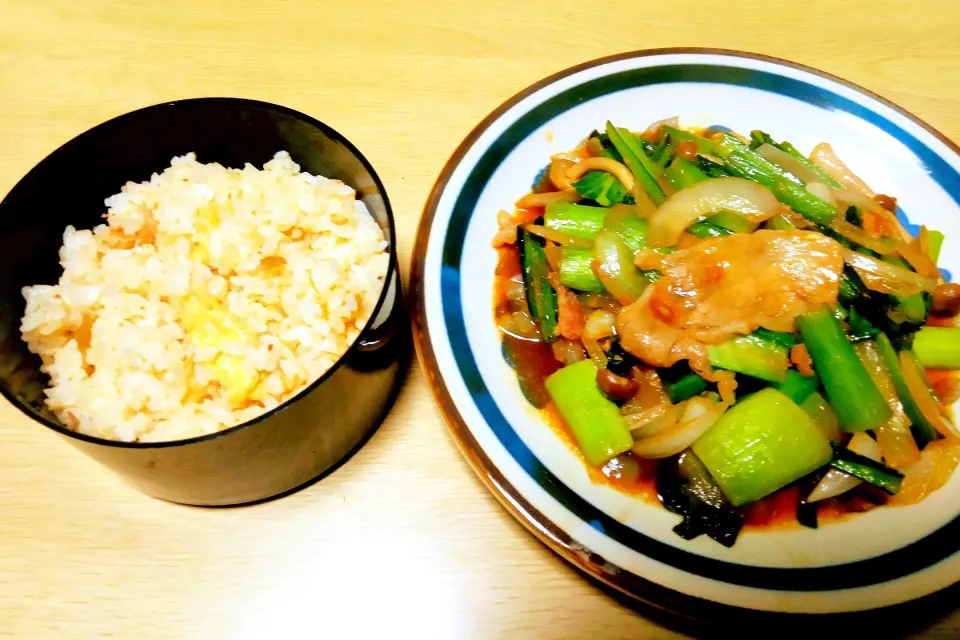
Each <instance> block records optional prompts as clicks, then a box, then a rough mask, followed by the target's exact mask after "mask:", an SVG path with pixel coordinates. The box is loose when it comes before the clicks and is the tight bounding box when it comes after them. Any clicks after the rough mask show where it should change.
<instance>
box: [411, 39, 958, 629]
mask: <svg viewBox="0 0 960 640" xmlns="http://www.w3.org/2000/svg"><path fill="white" fill-rule="evenodd" d="M676 54H681V55H683V54H686V55H713V56H725V57H730V58H739V59H748V60H757V61H761V62H766V63H772V64H775V65H779V66H782V67H787V68H790V69H796V70H799V71H803V72H806V73H809V74H813V75H816V76H819V77H822V78H825V79H827V80H830V81H832V82H835V83H837V84H839V85H841V86H843V87H846V88H849V89H852V90H854V91H856V92H859V93H861V94H862V95H865V96H867V97H869V98H871V99H873V100H875V101H877V102H879V103H880V104H882V105H884V106H886V107H888V108H890V109H891V110H893V111H895V112H896V113H898V114H899V115H901V116H903V117H905V118H906V119H908V120H909V121H911V122H912V123H914V124H916V125H917V126H919V127H920V128H922V129H923V130H925V131H926V132H928V133H929V134H931V135H932V136H934V137H935V138H936V139H938V140H939V141H940V142H942V143H943V144H944V145H945V146H947V147H948V148H949V149H950V150H951V151H953V152H955V153H957V154H960V146H958V145H957V144H956V143H954V142H953V141H952V140H950V139H949V138H948V137H947V136H945V135H944V134H943V133H941V132H940V131H938V130H937V129H936V128H934V127H932V126H931V125H929V124H928V123H926V122H924V121H923V120H921V119H920V118H918V117H917V116H915V115H913V114H912V113H910V112H909V111H907V110H906V109H904V108H902V107H900V106H899V105H897V104H895V103H893V102H892V101H890V100H888V99H887V98H884V97H883V96H880V95H878V94H876V93H874V92H873V91H870V90H869V89H866V88H864V87H862V86H860V85H858V84H856V83H854V82H851V81H849V80H845V79H843V78H841V77H838V76H836V75H833V74H831V73H828V72H825V71H822V70H820V69H817V68H815V67H811V66H808V65H804V64H800V63H797V62H793V61H790V60H786V59H783V58H778V57H775V56H769V55H765V54H759V53H753V52H748V51H741V50H736V49H723V48H711V47H664V48H653V49H639V50H633V51H627V52H622V53H617V54H612V55H608V56H603V57H600V58H595V59H592V60H588V61H585V62H582V63H580V64H577V65H574V66H571V67H568V68H566V69H563V70H560V71H558V72H556V73H553V74H551V75H549V76H547V77H545V78H542V79H541V80H539V81H537V82H535V83H533V84H531V85H529V86H527V87H526V88H524V89H522V90H521V91H519V92H517V93H516V94H514V95H513V96H511V97H510V98H508V99H506V100H505V101H504V102H502V103H501V104H500V105H499V106H498V107H496V108H495V109H494V110H493V111H491V112H490V113H489V114H488V115H487V116H486V117H484V118H483V120H481V121H480V122H479V123H478V124H477V125H476V126H475V127H474V128H473V129H472V130H471V131H470V132H469V133H468V134H467V136H466V137H465V138H464V139H463V140H462V141H461V142H460V144H459V145H458V146H457V147H456V149H455V150H454V152H453V153H452V154H451V156H450V158H449V159H448V160H447V162H446V163H445V164H444V165H443V168H442V170H441V172H440V174H439V176H438V177H437V179H436V181H435V182H434V185H433V187H432V188H431V190H430V194H429V196H428V197H427V201H426V203H425V205H424V210H423V214H422V216H421V218H420V222H419V224H418V227H417V232H416V235H415V236H414V246H413V251H412V261H411V266H410V283H411V292H410V293H411V297H412V313H411V320H412V329H413V335H414V345H415V347H416V352H417V358H418V360H419V362H420V365H421V367H422V368H423V369H424V372H425V374H426V377H427V380H428V382H429V386H430V389H431V392H432V393H433V396H434V399H435V401H436V402H437V405H438V406H439V408H440V411H441V414H442V415H443V417H444V419H445V421H446V423H447V426H448V428H449V429H450V431H451V433H452V435H453V437H454V441H455V442H456V444H457V447H458V449H460V452H461V454H462V455H463V457H464V458H465V459H466V461H467V463H468V464H469V466H470V468H471V469H472V470H473V471H474V473H475V474H476V475H477V477H478V478H479V479H480V481H481V482H482V484H483V485H484V486H485V487H486V488H487V490H488V491H490V492H491V493H492V494H493V496H494V497H495V498H496V499H497V501H498V502H499V503H500V504H501V506H503V507H504V509H505V510H506V511H507V512H508V513H510V514H511V515H512V516H513V517H514V518H515V519H516V520H518V521H519V522H520V523H521V524H522V525H523V526H524V527H525V528H526V529H527V530H528V531H530V533H532V534H533V535H534V536H535V537H536V538H538V539H539V540H540V541H541V542H542V543H543V544H545V545H546V546H547V547H548V548H549V549H551V550H552V551H553V552H555V553H556V554H557V555H559V556H560V557H562V558H563V559H564V560H566V561H567V562H569V563H570V564H571V565H573V566H574V567H577V568H578V569H580V570H581V571H583V572H584V573H585V574H587V575H588V576H589V577H591V578H593V579H596V580H598V581H600V582H601V583H603V584H605V585H607V586H609V587H612V588H613V589H615V590H616V591H617V592H620V593H623V594H626V595H627V596H629V597H631V598H634V599H636V600H638V601H641V602H644V603H646V604H648V605H652V606H654V607H656V608H658V609H661V610H665V611H669V612H671V613H673V614H677V615H680V616H681V617H682V618H686V619H688V620H704V619H713V620H724V619H726V620H730V619H733V616H740V615H744V614H746V615H748V616H751V617H754V618H768V619H775V620H779V621H783V619H784V618H790V619H792V620H804V619H811V618H816V619H817V620H819V621H821V622H822V621H824V620H826V619H830V618H855V617H861V616H864V615H866V614H871V615H876V612H877V609H866V610H861V611H851V612H842V613H829V614H804V613H792V612H779V611H765V610H759V609H749V608H744V607H741V606H738V605H733V604H724V603H719V602H715V601H712V600H707V599H703V598H700V597H697V596H693V595H689V594H686V593H682V592H680V591H676V590H674V589H672V588H670V587H666V586H664V585H661V584H659V583H657V582H655V581H653V580H650V579H647V578H644V577H642V576H639V575H633V574H630V573H629V572H628V573H627V574H626V575H625V574H624V573H611V572H610V571H609V566H610V565H609V563H607V561H606V560H605V559H604V558H603V557H601V556H599V555H597V554H595V553H593V552H592V551H591V550H589V549H586V548H584V547H583V546H582V545H580V544H579V543H578V542H576V541H575V540H574V539H573V538H572V536H571V535H569V534H567V533H566V532H565V531H564V530H563V529H561V528H560V527H559V526H558V525H557V524H556V523H555V522H553V521H552V520H551V519H549V518H547V517H546V516H545V515H544V514H543V513H542V512H541V511H540V510H539V509H538V508H537V507H535V506H534V505H533V504H531V503H530V502H529V500H527V498H526V497H525V496H524V495H523V494H522V493H521V492H520V491H519V490H518V489H517V488H516V487H515V486H514V485H513V483H512V482H511V481H510V480H508V479H507V477H506V476H505V475H504V473H503V472H502V471H501V470H500V469H499V468H498V467H497V466H496V464H494V463H493V461H492V460H491V459H490V457H489V456H488V455H487V453H486V452H485V451H484V450H483V449H482V448H481V447H480V445H479V442H478V441H477V439H476V437H475V436H474V435H473V433H472V432H471V431H470V428H469V427H468V426H467V423H466V420H465V419H464V418H463V415H462V414H461V413H460V410H459V409H458V407H457V406H456V404H455V403H454V401H453V398H452V396H451V394H450V392H449V391H448V389H447V387H446V385H445V383H444V382H443V378H442V375H441V373H440V369H439V364H438V362H437V358H436V354H435V352H434V349H433V345H432V342H431V338H430V330H429V326H428V322H427V310H426V300H425V288H424V286H423V282H424V274H425V271H426V255H427V245H428V241H429V238H430V230H431V228H432V226H433V220H434V218H435V217H436V213H437V209H438V208H439V204H440V199H441V197H442V196H443V194H444V191H445V190H446V188H447V185H448V183H449V181H450V178H451V177H452V175H453V173H454V171H455V170H456V169H457V168H458V166H459V165H460V163H461V162H462V161H463V159H464V157H465V155H466V154H467V152H468V151H470V149H471V148H472V147H473V146H474V144H475V143H476V142H477V140H478V139H479V138H480V137H481V136H482V135H483V134H484V133H485V132H486V130H487V129H488V128H489V127H490V126H491V125H492V124H493V123H495V122H496V121H497V120H499V119H500V118H501V117H502V116H503V115H504V114H505V113H506V112H508V111H509V110H510V109H512V108H513V107H515V106H516V105H517V104H519V103H520V102H522V101H523V100H525V99H526V98H528V97H529V96H531V95H533V94H535V93H536V92H538V91H540V90H541V89H543V88H545V87H547V86H550V85H552V84H554V83H556V82H558V81H560V80H562V79H564V78H567V77H569V76H572V75H575V74H577V73H580V72H582V71H585V70H588V69H592V68H594V67H599V66H603V65H606V64H609V63H612V62H618V61H623V60H629V59H635V58H644V57H652V56H663V55H676ZM951 591H952V590H951V589H950V588H947V589H944V590H942V591H939V592H935V593H932V594H928V595H926V596H922V597H920V598H918V599H913V600H908V601H905V602H902V603H899V604H893V605H888V606H886V607H883V611H884V612H893V611H898V612H899V611H902V610H903V609H904V608H907V607H913V606H922V605H921V603H929V602H931V601H937V602H939V600H940V598H938V596H941V594H945V593H948V592H951ZM927 606H929V605H927ZM691 607H696V612H694V611H692V610H691V609H690V608H691Z"/></svg>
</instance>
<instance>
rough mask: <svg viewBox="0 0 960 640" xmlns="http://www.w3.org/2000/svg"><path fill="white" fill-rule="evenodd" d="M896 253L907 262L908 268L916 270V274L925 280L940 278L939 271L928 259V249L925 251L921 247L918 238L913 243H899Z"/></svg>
mask: <svg viewBox="0 0 960 640" xmlns="http://www.w3.org/2000/svg"><path fill="white" fill-rule="evenodd" d="M897 253H899V254H900V255H901V256H902V257H903V259H904V260H906V261H907V262H909V263H910V266H911V267H913V268H914V269H916V271H917V273H919V274H920V275H921V276H925V277H927V278H939V277H940V270H939V269H937V265H935V264H934V263H933V260H931V259H930V251H929V249H927V250H926V251H925V250H924V249H923V248H922V247H921V243H920V237H919V236H918V237H917V239H916V240H914V241H913V242H909V243H908V242H901V243H900V244H899V245H897Z"/></svg>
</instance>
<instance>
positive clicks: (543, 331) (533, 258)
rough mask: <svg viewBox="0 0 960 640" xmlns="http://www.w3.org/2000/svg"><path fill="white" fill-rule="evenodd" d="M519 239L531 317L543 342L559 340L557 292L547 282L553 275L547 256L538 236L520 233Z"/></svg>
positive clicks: (522, 231)
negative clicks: (537, 326) (538, 329)
mask: <svg viewBox="0 0 960 640" xmlns="http://www.w3.org/2000/svg"><path fill="white" fill-rule="evenodd" d="M517 239H518V241H519V243H520V247H521V259H522V267H523V284H524V287H525V288H526V292H527V306H528V307H529V308H530V315H532V316H533V318H534V320H536V321H537V324H538V325H539V326H540V336H541V337H542V338H543V339H544V340H547V341H552V340H556V338H557V292H556V291H554V290H553V287H552V286H550V282H549V281H548V280H547V274H549V273H550V265H549V263H548V262H547V254H546V253H545V252H544V250H543V246H542V245H541V244H540V241H539V239H538V238H537V237H536V236H534V235H532V234H530V233H527V232H526V231H524V230H522V229H521V230H520V231H519V232H518V238H517Z"/></svg>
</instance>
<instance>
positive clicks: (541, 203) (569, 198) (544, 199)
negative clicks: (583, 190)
mask: <svg viewBox="0 0 960 640" xmlns="http://www.w3.org/2000/svg"><path fill="white" fill-rule="evenodd" d="M580 200H583V196H581V195H580V194H579V193H577V192H576V191H575V190H574V189H564V190H563V191H548V192H546V193H528V194H527V195H525V196H523V197H522V198H520V199H519V200H517V201H516V202H515V203H514V206H515V207H517V208H518V209H529V208H531V207H545V206H547V205H548V204H551V203H554V202H579V201H580Z"/></svg>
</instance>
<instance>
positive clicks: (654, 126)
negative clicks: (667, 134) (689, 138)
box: [643, 116, 680, 140]
mask: <svg viewBox="0 0 960 640" xmlns="http://www.w3.org/2000/svg"><path fill="white" fill-rule="evenodd" d="M679 126H680V117H679V116H673V117H672V118H664V119H663V120H657V121H656V122H651V123H650V126H649V127H647V129H646V131H644V132H643V135H644V137H646V138H648V139H650V138H653V139H656V140H659V139H660V129H662V128H663V127H673V128H674V129H676V128H678V127H679Z"/></svg>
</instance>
